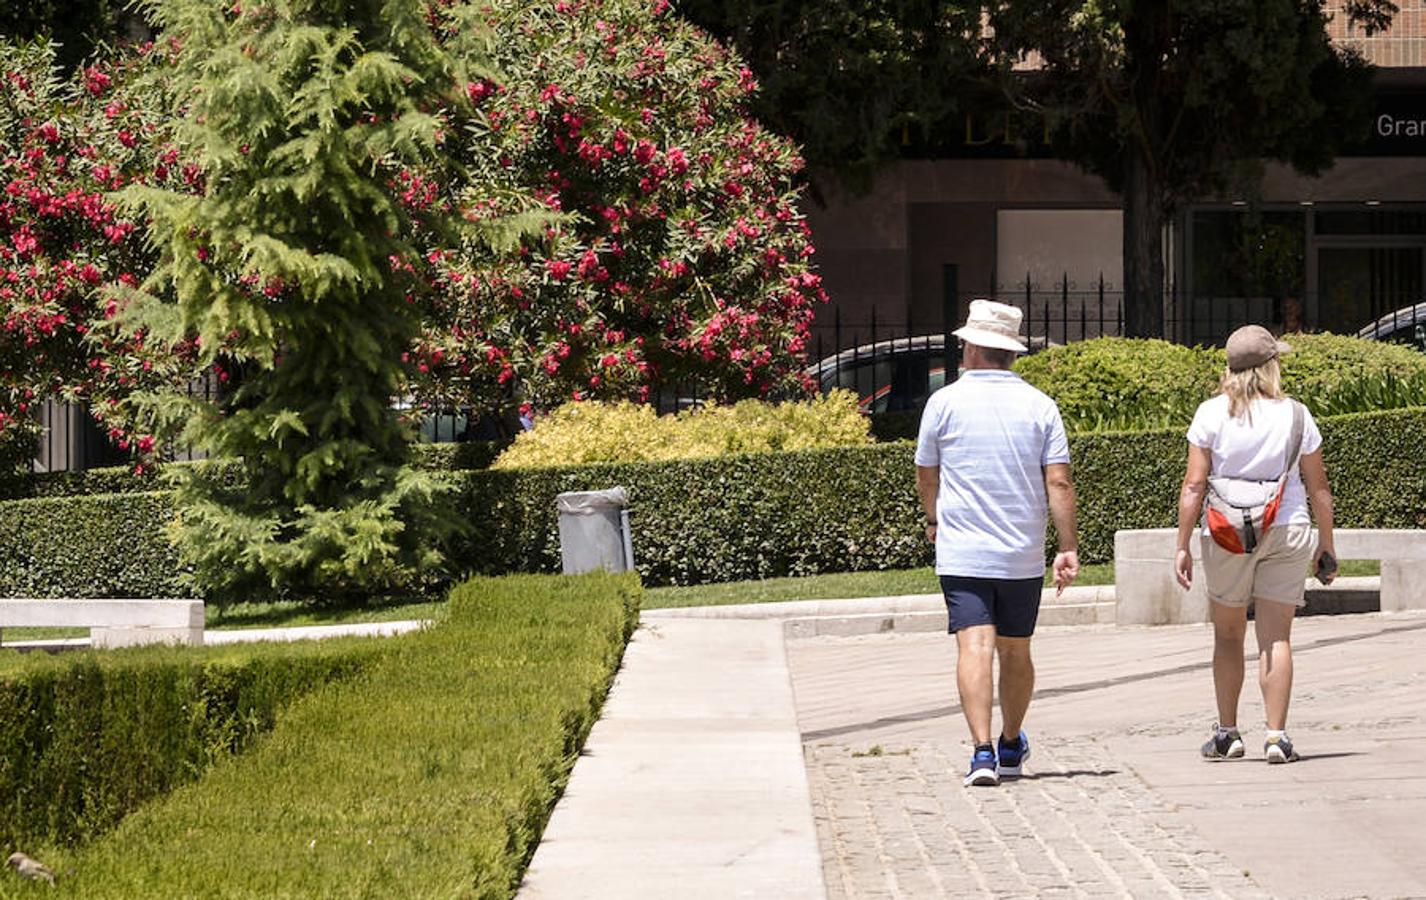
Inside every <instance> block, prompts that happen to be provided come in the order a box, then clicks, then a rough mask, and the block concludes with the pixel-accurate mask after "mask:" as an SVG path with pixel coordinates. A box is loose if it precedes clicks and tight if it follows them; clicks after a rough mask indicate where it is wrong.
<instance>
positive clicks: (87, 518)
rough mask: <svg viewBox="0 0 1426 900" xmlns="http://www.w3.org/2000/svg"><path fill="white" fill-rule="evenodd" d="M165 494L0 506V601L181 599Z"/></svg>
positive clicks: (183, 590) (170, 508)
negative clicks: (167, 529) (14, 598)
mask: <svg viewBox="0 0 1426 900" xmlns="http://www.w3.org/2000/svg"><path fill="white" fill-rule="evenodd" d="M172 519H173V497H172V495H171V494H170V493H169V492H167V491H149V492H146V493H131V494H96V495H93V496H77V497H41V498H36V499H33V500H9V501H5V502H0V597H182V596H186V595H187V594H188V593H189V592H190V590H191V589H189V588H187V587H185V586H184V585H183V583H182V579H181V575H182V571H181V567H180V566H179V562H178V554H177V552H176V551H175V550H174V549H173V547H172V546H171V545H170V544H169V543H168V538H167V536H166V535H165V533H164V531H165V527H166V526H167V524H168V523H169V522H170V521H171V520H172Z"/></svg>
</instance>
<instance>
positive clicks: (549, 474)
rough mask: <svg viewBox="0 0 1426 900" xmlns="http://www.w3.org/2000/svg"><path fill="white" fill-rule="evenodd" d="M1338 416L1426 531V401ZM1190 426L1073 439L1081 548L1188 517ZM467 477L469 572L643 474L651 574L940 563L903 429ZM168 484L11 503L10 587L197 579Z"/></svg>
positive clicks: (1384, 493) (146, 592) (86, 591)
mask: <svg viewBox="0 0 1426 900" xmlns="http://www.w3.org/2000/svg"><path fill="white" fill-rule="evenodd" d="M1322 429H1323V433H1324V435H1325V436H1326V440H1327V445H1326V451H1325V457H1326V462H1327V470H1328V474H1329V476H1330V477H1331V479H1332V483H1333V489H1334V493H1335V495H1336V507H1337V522H1338V524H1339V525H1340V526H1341V527H1364V528H1365V527H1396V528H1426V465H1423V463H1422V462H1421V460H1422V451H1421V448H1422V447H1423V446H1426V409H1412V410H1395V411H1389V412H1379V413H1363V414H1358V415H1352V416H1342V417H1337V418H1333V419H1326V420H1323V422H1322ZM1184 430H1185V429H1182V428H1174V429H1165V430H1160V431H1149V432H1128V433H1117V434H1116V433H1093V434H1077V435H1072V436H1071V438H1070V446H1071V452H1072V455H1073V460H1074V471H1075V482H1076V486H1077V488H1078V495H1079V527H1080V548H1081V557H1082V559H1083V561H1085V562H1106V561H1109V560H1110V559H1112V557H1113V553H1114V531H1115V530H1116V529H1120V528H1149V527H1167V526H1171V525H1172V524H1173V523H1174V521H1175V516H1176V509H1177V498H1178V488H1179V482H1180V480H1181V479H1182V477H1183V464H1184V460H1185V455H1186V450H1185V447H1186V443H1185V441H1184V437H1183V434H1184ZM451 478H452V479H453V480H454V481H455V483H456V486H457V498H458V503H459V505H460V507H461V508H462V509H463V510H464V518H465V520H466V522H467V524H468V525H469V530H468V532H467V534H466V535H465V536H463V537H461V538H459V539H458V540H457V543H456V544H455V545H454V546H453V547H452V550H451V553H450V558H451V559H452V561H453V562H454V563H455V565H456V566H457V567H458V568H460V569H461V570H463V571H467V572H474V573H480V574H503V573H506V572H516V571H545V572H553V571H558V569H559V531H558V522H557V517H556V513H555V495H556V494H558V493H560V492H561V491H571V490H590V489H598V488H606V487H610V486H612V485H616V484H622V485H624V486H625V487H626V488H628V489H629V493H630V498H631V503H632V506H633V508H632V517H631V518H632V524H633V529H634V552H635V556H636V557H637V563H638V568H639V571H640V573H641V574H642V575H643V577H644V580H645V583H646V584H649V585H663V584H697V583H702V582H712V581H733V580H740V579H748V578H767V577H773V576H782V575H809V574H814V573H818V572H847V571H859V570H867V569H895V568H910V567H914V566H921V565H926V564H927V563H928V562H929V561H930V560H931V550H930V547H929V546H928V545H927V544H926V543H925V542H924V541H923V540H922V537H921V528H920V521H921V513H920V509H919V506H918V505H917V501H916V497H915V490H914V475H913V464H912V448H911V446H910V445H909V444H905V443H901V444H881V445H875V446H869V447H856V448H842V449H828V450H812V451H802V452H797V453H766V454H749V455H744V456H731V457H723V458H718V459H703V460H681V461H672V462H662V463H631V464H624V465H603V466H582V467H572V468H564V469H525V470H510V471H492V470H488V471H478V472H457V473H453V474H452V475H451ZM165 496H166V495H163V494H155V493H148V494H130V495H109V496H104V497H93V498H73V499H49V500H23V501H10V502H6V503H0V596H65V595H67V596H119V595H130V596H132V595H135V594H138V595H140V596H165V595H174V594H178V593H182V592H183V590H184V588H183V587H182V586H181V581H180V574H181V573H180V572H179V569H178V565H177V562H176V560H175V559H174V557H173V555H172V550H171V549H169V547H168V545H167V544H166V543H165V542H164V538H163V534H162V530H161V529H160V528H158V527H156V525H155V522H156V521H157V520H159V519H160V518H162V517H163V516H165V515H167V514H168V513H167V512H166V507H165V506H164V504H165V503H166V500H165ZM91 521H92V522H93V523H94V524H93V526H92V527H91V526H89V525H86V524H85V523H86V522H91ZM116 548H117V549H116Z"/></svg>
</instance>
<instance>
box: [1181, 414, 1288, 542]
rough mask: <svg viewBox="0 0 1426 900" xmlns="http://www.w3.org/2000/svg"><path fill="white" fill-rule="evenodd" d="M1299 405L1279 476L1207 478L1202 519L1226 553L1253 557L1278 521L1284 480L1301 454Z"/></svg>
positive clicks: (1285, 482) (1284, 486)
mask: <svg viewBox="0 0 1426 900" xmlns="http://www.w3.org/2000/svg"><path fill="white" fill-rule="evenodd" d="M1302 429H1303V410H1302V404H1300V403H1298V402H1297V401H1296V400H1294V401H1293V402H1292V436H1291V437H1290V438H1289V439H1288V444H1287V448H1288V449H1287V462H1286V465H1285V466H1284V467H1283V470H1282V475H1281V476H1280V477H1278V478H1277V479H1275V480H1273V481H1254V480H1252V479H1248V478H1227V477H1222V476H1220V477H1210V478H1209V479H1208V497H1207V500H1206V501H1205V503H1204V510H1203V517H1204V520H1205V521H1206V522H1207V523H1208V533H1209V534H1211V535H1212V536H1213V541H1214V543H1216V544H1217V545H1218V546H1220V547H1222V548H1223V549H1224V550H1227V551H1228V552H1229V553H1252V552H1253V551H1254V550H1256V549H1257V548H1258V545H1259V544H1261V543H1262V540H1263V535H1264V534H1265V533H1266V532H1267V530H1268V529H1269V528H1271V527H1272V524H1273V522H1274V521H1275V520H1276V519H1277V514H1278V510H1279V509H1281V508H1282V495H1283V493H1284V492H1285V491H1286V490H1287V480H1288V478H1289V477H1290V476H1291V475H1292V470H1293V469H1295V468H1297V460H1298V456H1299V455H1300V454H1301V452H1302Z"/></svg>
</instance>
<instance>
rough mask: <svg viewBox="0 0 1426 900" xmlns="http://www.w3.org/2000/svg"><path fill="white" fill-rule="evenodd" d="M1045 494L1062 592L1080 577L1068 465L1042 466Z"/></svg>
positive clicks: (1057, 579) (1059, 584)
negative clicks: (1051, 523)
mask: <svg viewBox="0 0 1426 900" xmlns="http://www.w3.org/2000/svg"><path fill="white" fill-rule="evenodd" d="M1045 494H1046V495H1047V496H1048V497H1049V500H1050V520H1051V521H1052V522H1054V523H1055V534H1056V535H1057V536H1058V537H1059V542H1060V547H1059V549H1060V552H1059V553H1058V554H1056V555H1055V565H1054V573H1055V587H1056V588H1057V589H1058V590H1060V591H1063V590H1064V589H1065V588H1067V587H1069V586H1070V585H1071V584H1073V583H1074V580H1075V578H1077V577H1079V538H1078V537H1077V533H1076V531H1075V515H1074V481H1073V480H1072V479H1071V478H1070V467H1069V463H1051V464H1050V465H1048V466H1045Z"/></svg>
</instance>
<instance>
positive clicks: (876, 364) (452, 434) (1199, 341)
mask: <svg viewBox="0 0 1426 900" xmlns="http://www.w3.org/2000/svg"><path fill="white" fill-rule="evenodd" d="M977 297H992V298H993V299H996V300H998V301H1000V302H1003V303H1009V304H1012V305H1014V306H1016V307H1018V308H1019V309H1020V310H1021V312H1022V313H1023V315H1024V324H1023V327H1022V331H1021V333H1022V335H1023V336H1024V339H1025V343H1026V345H1027V346H1028V347H1029V351H1030V352H1031V353H1038V352H1040V351H1042V350H1044V349H1045V348H1047V347H1052V346H1057V345H1063V344H1069V343H1073V342H1075V341H1081V340H1087V339H1091V338H1096V337H1102V336H1119V335H1122V334H1123V333H1124V303H1123V293H1122V292H1119V291H1112V290H1109V289H1108V287H1107V285H1106V283H1105V282H1104V280H1103V279H1102V278H1101V279H1099V281H1098V282H1097V283H1096V284H1093V285H1091V286H1090V287H1088V288H1081V287H1079V286H1078V285H1076V284H1075V282H1074V281H1072V280H1071V279H1070V278H1069V277H1068V276H1065V277H1063V278H1061V279H1060V281H1059V282H1058V283H1057V284H1054V285H1051V286H1048V287H1047V286H1044V285H1041V284H1036V283H1034V282H1032V281H1031V280H1030V279H1028V278H1027V279H1026V280H1025V282H1024V283H1023V285H1021V287H1020V288H1018V289H1017V290H1016V291H1015V292H1013V293H1005V292H1002V293H1000V294H999V295H998V296H997V295H995V294H981V293H973V292H962V291H949V292H947V295H946V296H945V297H944V298H942V299H943V302H942V305H941V307H942V308H941V314H940V315H924V316H920V317H917V316H915V315H912V314H904V315H901V316H899V317H895V318H890V317H887V316H886V315H884V314H882V313H879V312H878V311H877V310H875V309H873V310H871V311H870V312H869V313H868V315H867V316H866V317H865V318H864V319H862V318H856V317H852V316H849V315H845V314H844V313H843V312H842V310H841V309H839V308H837V307H832V308H830V309H828V310H827V311H826V312H825V313H824V314H823V315H821V316H820V317H819V319H818V321H817V322H816V323H815V324H814V325H813V326H812V329H811V334H810V336H809V338H810V340H809V345H808V350H807V360H806V369H805V372H806V373H807V374H808V375H809V376H810V377H811V378H812V379H813V381H814V383H815V384H816V386H817V388H818V389H819V390H822V391H824V392H825V391H828V390H831V389H832V388H838V387H840V388H845V389H849V390H852V391H855V392H856V394H857V395H858V397H859V399H860V402H861V405H862V408H863V409H865V410H866V411H867V412H870V413H874V414H884V413H897V412H912V411H915V410H918V409H919V408H920V406H921V405H922V404H923V403H924V402H925V399H926V397H928V396H929V395H930V394H931V392H933V391H934V390H936V389H937V388H939V387H941V386H942V385H944V384H946V383H947V381H948V380H954V379H955V377H956V373H957V370H958V367H959V348H958V346H957V341H956V340H955V338H954V337H953V336H952V335H951V332H952V331H953V330H954V329H955V328H957V327H958V326H959V324H960V321H959V319H960V317H961V316H962V315H963V311H964V310H965V309H966V308H967V307H968V305H969V303H970V301H971V300H972V299H975V298H977ZM1248 323H1258V324H1263V325H1266V326H1267V327H1269V328H1270V329H1272V330H1274V331H1295V330H1303V329H1306V330H1335V331H1337V332H1339V333H1348V334H1357V335H1359V336H1361V337H1365V338H1372V339H1376V340H1385V341H1392V342H1396V343H1401V344H1406V345H1409V346H1414V347H1416V348H1417V349H1419V350H1421V351H1422V352H1426V302H1423V298H1422V296H1421V295H1420V294H1419V293H1411V294H1407V293H1404V292H1388V291H1381V290H1368V291H1363V292H1362V293H1360V294H1358V295H1353V296H1350V297H1346V298H1344V297H1343V296H1342V295H1341V294H1340V293H1333V294H1323V295H1320V296H1319V295H1314V294H1310V293H1304V294H1303V296H1301V297H1221V296H1185V295H1182V294H1179V293H1177V292H1174V291H1170V292H1169V293H1168V294H1167V295H1166V298H1165V302H1164V308H1163V336H1164V338H1165V339H1167V340H1171V341H1174V342H1176V343H1181V344H1187V345H1221V344H1222V343H1223V341H1224V340H1226V338H1227V336H1228V335H1229V334H1230V333H1231V332H1232V331H1233V330H1234V329H1235V328H1237V327H1239V326H1241V325H1244V324H1248ZM1334 326H1335V327H1334ZM220 388H221V386H220V385H218V384H217V383H216V382H215V381H214V380H213V379H212V378H211V377H209V378H202V379H198V380H196V381H195V382H193V383H192V384H190V385H189V388H188V389H189V392H190V394H191V395H195V396H202V397H204V398H205V399H209V400H211V399H214V398H215V397H216V396H217V393H218V391H219V389H220ZM704 399H705V393H704V392H703V391H702V390H701V389H700V388H699V387H698V385H696V384H688V385H669V386H665V387H663V388H662V389H660V390H658V391H656V392H655V394H654V396H653V399H652V400H651V403H652V404H653V405H654V406H655V408H656V409H658V410H659V411H660V412H671V411H675V410H679V409H684V408H687V407H689V406H693V405H698V404H700V403H701V402H703V400H704ZM41 417H42V423H43V424H44V425H45V426H46V438H45V439H44V441H43V443H42V447H41V450H40V453H39V454H38V456H37V457H36V459H35V460H34V462H33V463H32V469H33V470H35V471H56V470H59V469H83V468H91V467H93V466H97V465H114V464H121V463H123V462H125V461H127V459H128V454H127V453H126V452H125V451H122V450H119V449H118V448H116V447H114V446H113V444H112V443H111V442H110V441H109V440H108V438H107V436H106V435H105V434H104V433H103V432H102V431H101V430H100V429H99V428H98V427H97V426H96V425H95V424H94V422H93V420H92V418H91V417H90V416H88V415H87V414H86V411H85V410H83V409H79V408H74V407H65V406H63V405H61V404H59V403H56V402H53V401H52V402H50V403H48V404H46V405H45V408H44V410H43V411H42V412H41ZM520 427H521V423H519V422H518V421H515V420H513V419H511V420H509V421H505V420H497V419H494V418H492V417H482V416H474V415H470V414H469V413H468V412H466V411H462V410H450V411H444V412H441V413H439V414H436V415H432V416H427V417H426V419H425V420H424V421H423V422H422V423H421V425H420V428H419V429H418V431H419V438H420V439H421V440H424V441H433V442H462V441H476V440H491V439H500V438H503V437H509V436H511V435H512V434H513V433H514V432H516V431H518V430H519V428H520ZM169 449H170V454H171V455H172V457H173V458H177V459H194V458H197V457H198V456H199V454H197V453H195V452H194V451H193V450H192V449H191V448H183V447H170V448H169Z"/></svg>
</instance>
